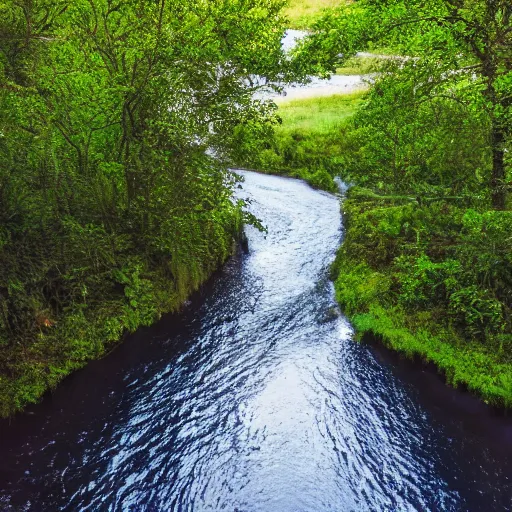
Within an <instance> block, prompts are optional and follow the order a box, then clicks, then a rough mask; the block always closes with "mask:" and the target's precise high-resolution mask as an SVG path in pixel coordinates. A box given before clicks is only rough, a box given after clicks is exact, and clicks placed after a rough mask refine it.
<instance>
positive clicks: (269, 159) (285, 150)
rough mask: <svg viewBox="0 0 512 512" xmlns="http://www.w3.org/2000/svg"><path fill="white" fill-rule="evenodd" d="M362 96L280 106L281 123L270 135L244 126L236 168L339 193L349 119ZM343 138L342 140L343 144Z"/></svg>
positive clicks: (297, 102) (314, 100)
mask: <svg viewBox="0 0 512 512" xmlns="http://www.w3.org/2000/svg"><path fill="white" fill-rule="evenodd" d="M361 96H362V93H360V92H359V93H353V94H350V95H335V96H331V97H321V98H310V99H302V100H293V101H279V102H278V107H279V108H278V110H277V115H278V116H279V120H280V122H279V123H278V124H277V125H274V126H272V127H271V128H272V129H271V130H268V131H266V132H265V133H261V132H254V131H251V130H249V129H247V127H245V126H244V127H240V129H239V130H238V132H237V137H238V140H239V148H241V149H240V154H239V157H238V159H237V160H236V163H237V165H239V166H242V167H247V168H251V169H254V168H256V169H258V170H261V171H264V172H269V171H271V172H275V173H279V174H286V175H289V176H294V177H298V178H302V179H305V180H306V181H308V182H309V183H310V184H311V185H312V186H314V187H316V188H320V189H323V190H327V191H330V192H335V191H336V190H337V187H336V185H335V183H334V181H333V178H332V177H333V176H335V175H336V174H340V172H341V170H342V167H341V165H340V164H341V162H342V161H343V155H340V152H341V150H342V147H343V144H344V142H343V140H342V139H343V133H344V131H345V129H346V128H345V120H346V119H347V118H349V117H350V116H351V115H353V114H354V112H355V110H356V108H357V105H358V104H359V102H360V99H361ZM340 139H341V140H340Z"/></svg>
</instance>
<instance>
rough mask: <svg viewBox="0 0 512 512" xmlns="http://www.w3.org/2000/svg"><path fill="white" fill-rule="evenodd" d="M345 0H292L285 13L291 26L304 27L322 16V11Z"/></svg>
mask: <svg viewBox="0 0 512 512" xmlns="http://www.w3.org/2000/svg"><path fill="white" fill-rule="evenodd" d="M342 1H343V0H290V1H289V5H288V7H287V8H286V9H285V13H286V15H287V16H288V18H289V19H290V28H295V29H304V28H308V27H309V26H311V23H313V22H314V21H315V20H316V19H318V18H319V17H320V15H321V14H322V11H324V10H325V9H329V8H332V7H336V6H337V5H340V4H341V3H342Z"/></svg>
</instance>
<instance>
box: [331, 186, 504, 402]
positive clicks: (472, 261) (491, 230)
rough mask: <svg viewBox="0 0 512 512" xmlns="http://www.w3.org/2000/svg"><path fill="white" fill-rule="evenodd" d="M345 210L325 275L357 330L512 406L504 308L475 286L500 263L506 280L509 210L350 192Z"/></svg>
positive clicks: (486, 397)
mask: <svg viewBox="0 0 512 512" xmlns="http://www.w3.org/2000/svg"><path fill="white" fill-rule="evenodd" d="M343 211H344V220H345V228H346V231H345V239H344V242H343V245H342V247H341V248H340V250H339V253H338V256H337V259H336V261H335V263H334V265H333V268H332V276H333V279H334V281H335V288H336V297H337V300H338V302H339V303H340V306H341V307H342V309H343V311H344V312H345V313H346V314H347V316H348V317H349V319H350V320H351V321H352V323H353V325H354V327H355V329H356V332H357V335H358V336H362V335H363V334H365V333H371V334H374V335H376V336H377V337H378V338H380V339H381V340H382V341H383V343H384V344H385V345H387V346H388V347H390V348H392V349H394V350H397V351H399V352H401V353H403V354H405V355H406V356H408V357H420V358H421V359H422V360H424V361H428V362H432V363H434V364H435V365H436V366H437V368H438V369H439V370H440V371H441V372H442V373H443V374H444V375H445V376H446V380H447V382H448V383H449V384H451V385H454V386H463V387H466V388H467V389H469V390H471V391H472V392H475V393H477V394H479V395H480V396H481V397H482V398H483V399H484V400H485V401H486V402H487V403H491V404H493V405H496V406H501V407H512V354H511V351H510V345H511V342H512V339H511V335H510V324H509V323H508V322H509V318H510V317H509V316H508V315H509V314H510V311H508V312H507V311H506V308H507V306H506V303H505V302H504V301H503V302H502V301H500V300H499V295H498V296H496V294H495V293H493V290H492V289H491V288H490V286H487V287H486V286H485V285H482V283H481V282H479V276H480V275H481V273H482V271H483V270H484V268H486V269H487V271H492V270H491V269H492V267H494V266H495V264H496V262H497V261H500V260H501V261H503V265H504V267H505V268H504V269H503V271H502V272H503V275H502V276H501V277H503V278H506V272H507V270H506V264H507V263H506V262H507V261H508V262H510V254H509V253H508V244H509V242H508V240H507V236H508V235H507V226H510V223H511V222H512V218H511V217H512V215H511V213H510V212H500V213H497V214H495V215H486V214H485V213H484V214H481V213H478V212H477V211H475V210H472V209H467V208H458V207H456V206H453V205H449V204H447V203H442V202H436V203H432V204H431V205H429V206H424V205H423V206H422V205H419V204H418V203H417V201H415V200H414V199H412V200H411V199H407V198H393V197H387V198H385V197H378V196H376V194H374V193H373V192H369V191H365V190H362V189H358V188H353V189H352V190H351V191H349V194H348V199H347V200H345V202H344V204H343ZM493 260H494V261H493Z"/></svg>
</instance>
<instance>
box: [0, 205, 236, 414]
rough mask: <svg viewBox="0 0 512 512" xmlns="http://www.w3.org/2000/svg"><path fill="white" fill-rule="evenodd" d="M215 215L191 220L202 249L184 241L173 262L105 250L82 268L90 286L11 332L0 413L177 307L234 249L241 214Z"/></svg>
mask: <svg viewBox="0 0 512 512" xmlns="http://www.w3.org/2000/svg"><path fill="white" fill-rule="evenodd" d="M218 213H219V214H222V219H221V218H220V217H219V219H218V225H216V226H214V224H213V223H212V222H207V223H205V224H204V225H203V223H198V222H196V224H191V226H192V227H193V228H194V230H195V231H196V233H195V236H196V237H201V240H202V244H201V246H200V247H201V248H200V250H197V249H194V250H193V252H192V245H189V250H190V251H191V252H190V253H188V254H186V255H185V254H183V255H180V254H175V255H174V257H173V258H172V261H171V259H169V258H166V259H165V260H162V261H155V260H154V259H152V258H151V257H148V256H147V255H146V254H144V253H143V252H141V251H139V252H137V251H135V250H134V247H135V246H134V245H131V244H129V245H128V246H127V248H131V249H132V250H133V251H121V250H113V251H112V253H109V254H107V255H103V256H104V261H103V262H100V261H97V265H96V267H95V269H94V273H93V272H92V271H91V269H87V268H84V269H83V270H82V273H83V275H82V276H81V280H82V281H83V282H85V283H87V286H88V289H86V290H87V293H86V294H84V296H83V297H82V300H81V301H79V300H75V301H73V302H71V301H70V303H69V304H68V306H67V308H66V309H61V310H58V309H57V308H54V309H53V311H50V310H49V309H47V310H44V311H42V312H41V313H40V319H39V320H38V324H37V325H36V326H32V325H31V324H29V325H28V326H27V328H26V329H25V330H23V331H22V330H20V332H18V333H17V336H18V338H19V339H20V340H21V341H20V342H18V343H16V344H13V343H11V344H9V345H7V344H0V351H1V361H2V366H1V368H2V372H1V374H0V417H4V418H5V417H9V416H12V415H13V414H14V413H16V412H19V411H21V410H23V409H24V408H25V407H26V406H27V405H29V404H33V403H37V402H38V401H39V400H40V399H41V397H42V396H43V395H44V394H45V393H46V392H47V391H49V390H53V389H55V387H56V386H57V385H58V384H59V383H60V382H61V381H62V380H63V379H64V378H66V377H67V376H68V375H70V374H71V373H73V372H75V371H76V370H78V369H81V368H83V367H84V366H85V365H86V364H87V363H88V362H90V361H91V360H95V359H99V358H102V357H103V356H104V355H106V354H107V353H108V352H110V351H111V350H112V349H113V348H115V347H116V346H117V344H118V343H119V342H120V341H121V340H122V339H124V337H125V335H126V334H128V333H133V332H135V331H136V330H137V329H139V328H140V327H143V326H149V325H152V324H153V323H154V322H156V321H157V320H158V319H159V318H161V316H162V315H163V314H165V313H169V312H175V311H179V310H180V309H181V308H182V306H183V304H184V302H186V300H187V299H188V297H189V296H190V295H191V294H192V293H193V292H194V291H196V290H197V289H198V288H199V287H200V286H201V285H202V284H203V283H204V282H205V281H206V280H207V279H208V278H209V277H210V276H211V275H212V274H213V273H214V272H215V271H216V270H217V269H218V268H219V267H220V266H221V265H222V264H223V263H224V262H225V261H226V259H227V258H228V257H229V256H230V255H231V254H233V251H235V250H236V249H237V246H238V245H237V243H236V241H237V239H238V238H239V235H240V233H241V226H242V224H241V223H242V214H241V212H240V211H239V210H238V209H237V208H234V207H233V208H232V210H231V211H229V210H227V209H225V210H219V212H218ZM82 236H83V237H84V239H83V243H84V244H86V245H88V246H89V251H90V253H91V254H90V257H91V258H92V257H95V256H97V254H96V253H95V250H94V249H93V247H94V243H93V241H92V240H90V239H88V238H87V234H86V233H85V232H84V233H82ZM192 240H193V239H192ZM96 242H97V240H96ZM197 246H199V244H197V245H196V247H197ZM113 261H115V262H116V265H115V266H114V265H113V264H112V262H113ZM1 341H2V338H1V337H0V342H1Z"/></svg>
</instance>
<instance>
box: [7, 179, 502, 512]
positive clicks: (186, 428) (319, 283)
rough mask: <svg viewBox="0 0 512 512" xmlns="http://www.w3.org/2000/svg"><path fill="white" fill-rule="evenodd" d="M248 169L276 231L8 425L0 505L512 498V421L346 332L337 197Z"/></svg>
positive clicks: (487, 506)
mask: <svg viewBox="0 0 512 512" xmlns="http://www.w3.org/2000/svg"><path fill="white" fill-rule="evenodd" d="M244 175H245V179H246V181H245V184H244V191H243V192H242V195H245V196H248V197H250V198H251V200H252V204H251V209H252V211H253V213H254V214H256V215H257V216H259V217H260V218H261V219H262V220H263V222H264V223H265V224H266V225H267V226H268V228H269V233H268V235H267V236H265V235H264V234H262V233H260V232H257V231H256V230H254V229H249V230H248V237H249V242H250V253H249V254H247V255H244V254H239V255H238V256H236V257H233V258H232V259H231V260H230V261H229V262H228V263H227V265H226V266H225V268H223V269H222V270H221V271H220V272H219V273H218V274H217V275H216V276H215V277H214V278H213V279H212V280H211V282H210V283H209V284H208V285H207V286H205V287H204V289H203V290H202V291H201V292H200V293H198V294H196V296H195V297H194V298H193V300H192V301H191V302H190V303H189V304H188V305H187V307H186V308H185V310H184V311H183V312H182V313H180V314H179V315H170V316H168V317H166V318H164V319H163V320H162V321H161V322H159V323H158V324H157V325H156V326H154V327H152V328H150V329H143V330H141V331H139V332H138V333H137V334H136V335H134V336H131V337H129V338H128V339H127V340H126V342H125V343H124V344H122V345H121V346H120V347H119V348H118V349H117V350H116V351H114V352H113V353H111V354H110V355H109V356H108V357H106V358H104V359H103V360H101V361H96V362H93V363H91V364H90V365H89V366H88V367H87V368H86V369H84V370H83V371H81V372H78V373H77V374H75V375H74V376H72V377H71V378H69V379H67V380H66V381H65V382H64V383H63V384H62V386H61V387H59V389H58V390H57V391H56V392H54V393H53V395H52V396H50V397H47V398H46V399H45V401H44V402H43V403H42V404H40V405H38V406H36V407H32V408H31V409H30V410H29V413H28V414H24V415H19V416H18V417H17V418H16V419H15V420H14V421H13V422H12V423H11V424H10V425H9V424H7V423H5V422H4V423H2V424H0V434H1V437H0V454H1V456H2V457H1V459H0V510H5V511H14V510H35V511H57V510H66V511H83V510H87V511H198V512H199V511H221V510H226V511H231V512H234V511H238V512H242V511H243V512H253V511H254V512H257V511H262V512H263V511H265V512H299V511H305V512H306V511H307V512H309V511H311V512H316V511H319V512H323V511H370V510H374V511H459V510H460V511H469V510H474V511H486V512H487V511H494V510H503V511H505V510H510V505H511V503H512V483H511V477H512V423H511V421H510V420H507V418H503V417H500V416H499V415H495V414H493V413H492V411H490V410H488V409H487V408H486V407H485V406H484V405H483V404H481V403H480V402H478V401H477V400H475V399H474V398H472V397H471V396H469V395H467V394H464V393H461V392H458V391H455V390H452V389H449V388H447V387H446V386H444V384H443V383H442V382H441V380H440V379H439V378H438V377H437V376H436V375H435V374H433V373H431V372H429V371H426V370H422V369H421V368H418V367H414V366H413V365H412V364H411V363H409V362H404V361H400V360H399V359H398V358H396V357H393V356H390V354H388V353H387V352H385V351H382V350H378V349H377V348H375V347H372V346H369V345H365V344H360V343H356V342H354V341H353V339H352V330H351V327H350V325H349V324H348V322H347V320H346V319H345V318H344V317H343V316H342V315H341V314H339V311H338V310H337V308H336V306H335V301H334V298H333V289H332V284H331V283H330V282H329V281H328V279H327V268H328V265H329V263H330V262H331V261H332V259H333V257H334V254H335V251H336V248H337V246H338V245H339V242H340V239H341V237H342V226H341V218H340V213H339V201H338V199H337V198H336V197H334V196H332V195H330V194H327V193H324V192H318V191H314V190H312V189H311V188H309V187H308V186H307V185H306V184H304V183H302V182H300V181H296V180H291V179H285V178H279V177H273V176H264V175H259V174H254V173H244Z"/></svg>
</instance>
